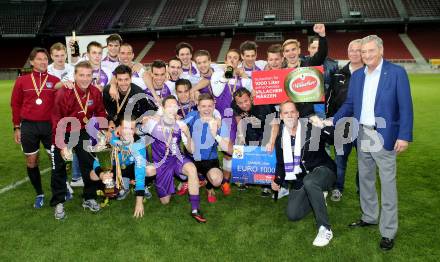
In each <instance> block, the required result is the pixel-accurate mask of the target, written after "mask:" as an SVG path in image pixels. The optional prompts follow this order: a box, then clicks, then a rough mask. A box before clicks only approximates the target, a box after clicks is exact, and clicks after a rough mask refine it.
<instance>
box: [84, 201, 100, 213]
mask: <svg viewBox="0 0 440 262" xmlns="http://www.w3.org/2000/svg"><path fill="white" fill-rule="evenodd" d="M82 206H83V208H84V209H86V208H88V209H89V210H90V211H92V212H94V213H96V212H98V211H99V210H100V209H101V208H100V206H99V204H98V202H96V200H95V199H89V200H84V201H83V203H82Z"/></svg>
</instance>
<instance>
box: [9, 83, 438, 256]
mask: <svg viewBox="0 0 440 262" xmlns="http://www.w3.org/2000/svg"><path fill="white" fill-rule="evenodd" d="M410 81H411V87H412V94H413V101H414V109H415V130H414V142H413V143H412V144H411V145H410V147H409V150H408V151H407V152H405V153H404V154H402V155H400V156H399V157H398V190H399V231H398V236H397V238H396V245H395V248H394V249H393V250H391V251H390V252H382V251H381V250H380V249H379V247H378V244H379V239H380V233H379V230H378V228H377V227H376V228H367V229H355V230H353V229H349V228H348V227H347V224H348V223H350V222H352V221H353V220H355V219H357V218H359V216H360V211H359V203H358V196H357V194H356V192H355V186H354V172H355V164H356V162H355V161H356V158H355V157H354V155H353V154H352V158H351V160H350V164H349V168H348V173H347V180H346V191H345V193H344V196H343V199H342V201H341V202H339V203H335V202H331V201H329V203H328V210H329V215H330V220H331V222H332V229H333V233H334V238H333V240H332V242H331V243H330V244H329V245H328V246H327V247H325V248H315V247H313V246H312V241H313V239H314V237H315V235H316V227H315V223H314V217H313V215H312V214H310V215H309V216H307V217H306V218H305V219H303V220H302V221H300V222H296V223H293V222H289V221H288V220H287V218H286V216H285V214H284V208H285V205H286V199H281V200H280V201H278V202H277V203H275V202H273V201H272V200H271V199H265V198H261V197H260V196H259V193H260V191H259V190H258V189H256V188H254V189H250V190H248V191H246V192H238V191H237V190H236V188H235V187H233V194H232V195H231V196H230V197H227V198H225V197H223V196H222V194H221V193H218V194H217V195H218V202H217V203H215V204H214V205H208V204H207V202H206V195H205V194H204V190H203V191H202V210H203V211H204V213H205V215H206V217H207V219H208V222H207V223H206V224H197V223H196V222H195V221H193V220H192V219H191V218H190V216H189V203H188V201H187V197H178V196H177V197H173V199H172V202H171V204H170V205H168V206H162V205H161V204H160V203H159V200H158V199H157V197H156V196H154V197H153V198H152V199H151V200H149V201H147V203H146V204H145V217H144V218H143V219H140V220H135V219H133V218H132V212H133V207H134V197H133V195H130V196H129V197H128V198H127V199H126V200H124V201H120V202H116V201H115V202H112V203H111V206H110V207H107V208H104V209H103V210H102V211H101V212H100V213H98V214H91V213H89V212H86V211H84V210H83V209H82V207H81V200H80V196H79V192H80V191H81V190H79V189H77V190H76V192H75V195H74V196H75V199H74V200H73V201H71V202H68V203H67V204H66V212H67V216H68V217H67V219H65V220H64V221H56V220H55V219H54V217H53V209H52V208H50V207H49V206H48V205H46V206H45V207H44V208H43V209H41V210H34V209H33V208H32V203H33V199H34V192H33V189H32V187H31V185H30V183H29V182H27V183H25V184H23V185H20V186H18V187H17V188H15V189H13V190H10V191H8V192H6V193H3V194H0V261H81V260H84V261H122V260H125V261H184V260H186V261H189V260H194V261H231V260H236V261H245V260H246V261H287V260H289V261H295V260H299V261H439V260H440V244H439V243H440V230H439V227H438V223H437V222H435V221H437V220H436V219H438V218H439V217H440V200H439V199H440V198H439V197H438V196H439V192H440V186H439V185H440V176H439V175H440V174H439V171H438V170H439V167H440V163H439V157H438V156H439V154H440V146H439V142H438V138H437V135H438V134H439V127H440V125H439V124H438V122H437V120H436V114H437V113H438V109H439V107H438V103H439V102H438V101H437V100H438V99H439V97H440V88H439V85H438V83H439V82H440V75H411V76H410ZM12 85H13V82H12V81H1V82H0V117H1V119H3V124H2V125H1V126H0V133H1V134H2V141H1V147H0V149H1V151H0V152H1V153H0V154H1V155H0V156H1V157H0V189H1V188H4V187H5V186H8V185H10V184H11V183H13V182H16V181H19V180H21V179H23V178H24V177H26V169H25V164H24V157H23V155H22V153H21V150H20V147H19V146H18V145H16V144H15V143H14V142H13V139H12V134H13V132H12V124H11V113H10V106H9V101H10V94H11V89H12ZM436 134H437V135H436ZM41 160H42V162H41V169H42V170H43V169H45V168H48V167H49V161H48V157H47V156H46V155H42V156H41ZM42 179H43V182H44V189H45V192H46V204H47V203H48V201H49V197H50V195H51V194H50V187H49V184H50V172H46V173H44V174H43V175H42Z"/></svg>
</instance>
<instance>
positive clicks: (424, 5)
mask: <svg viewBox="0 0 440 262" xmlns="http://www.w3.org/2000/svg"><path fill="white" fill-rule="evenodd" d="M402 2H403V5H404V6H405V8H406V10H407V12H408V15H409V16H440V1H438V0H402Z"/></svg>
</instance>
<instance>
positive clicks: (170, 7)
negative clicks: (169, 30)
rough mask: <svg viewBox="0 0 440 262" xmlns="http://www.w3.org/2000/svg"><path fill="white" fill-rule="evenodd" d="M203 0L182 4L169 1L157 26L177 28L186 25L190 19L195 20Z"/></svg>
mask: <svg viewBox="0 0 440 262" xmlns="http://www.w3.org/2000/svg"><path fill="white" fill-rule="evenodd" d="M201 2H202V1H201V0H185V4H182V1H180V0H168V1H167V2H166V4H165V7H164V9H163V11H162V13H161V14H160V17H159V20H158V21H157V24H156V25H157V26H177V25H182V24H184V23H185V20H186V19H188V18H195V17H196V15H197V11H198V10H199V6H200V4H201Z"/></svg>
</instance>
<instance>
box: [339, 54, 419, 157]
mask: <svg viewBox="0 0 440 262" xmlns="http://www.w3.org/2000/svg"><path fill="white" fill-rule="evenodd" d="M364 70H365V67H362V68H360V69H358V70H356V71H355V72H353V75H352V76H351V79H350V85H349V88H348V95H347V99H346V100H345V102H344V104H343V105H342V106H341V108H340V109H339V110H338V112H337V113H336V114H335V116H334V119H333V123H334V124H336V123H337V121H338V120H339V119H341V118H343V117H352V116H353V117H354V118H356V119H357V120H358V122H359V120H360V117H361V112H362V96H363V91H364V82H365V73H364ZM374 115H375V117H376V128H377V132H378V133H379V134H381V135H382V137H383V140H384V148H385V149H386V150H389V151H391V150H393V149H394V144H395V143H396V140H397V139H401V140H405V141H408V142H410V141H412V139H413V134H412V131H413V107H412V98H411V90H410V87H409V81H408V75H407V74H406V71H405V69H404V68H402V67H401V66H398V65H395V64H392V63H390V62H388V61H386V60H383V64H382V71H381V74H380V78H379V85H378V88H377V94H376V101H375V105H374ZM378 117H380V118H383V119H384V120H385V123H381V122H378V121H377V120H378V119H377V118H378Z"/></svg>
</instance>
